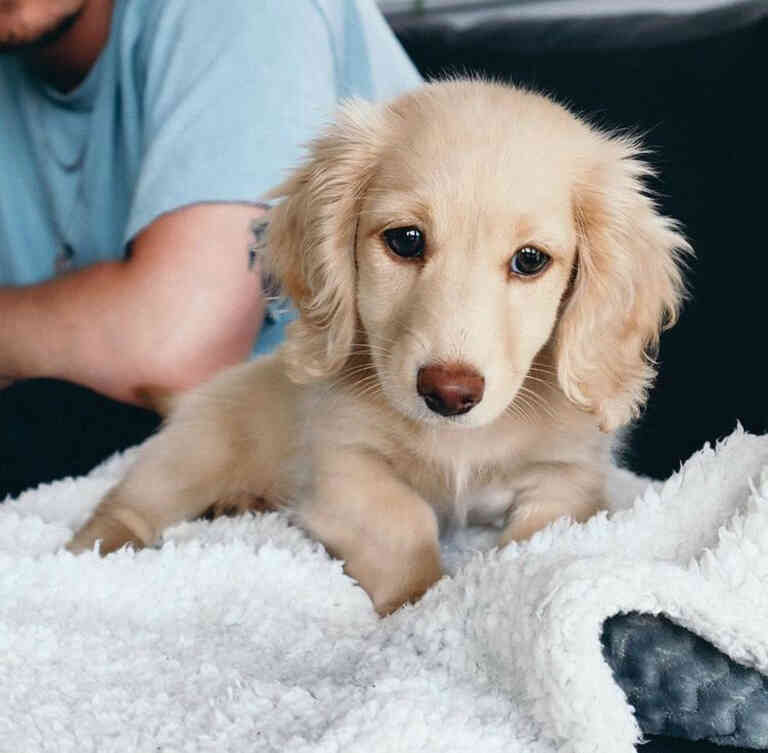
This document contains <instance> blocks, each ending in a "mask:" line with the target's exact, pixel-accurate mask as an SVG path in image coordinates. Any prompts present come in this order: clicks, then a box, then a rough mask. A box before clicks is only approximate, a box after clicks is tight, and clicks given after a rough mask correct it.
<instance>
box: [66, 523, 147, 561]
mask: <svg viewBox="0 0 768 753" xmlns="http://www.w3.org/2000/svg"><path fill="white" fill-rule="evenodd" d="M97 541H100V542H101V544H100V546H99V554H101V555H102V556H103V555H105V554H109V553H110V552H115V551H117V550H118V549H120V548H121V547H123V546H125V545H126V544H129V545H131V546H133V547H135V548H136V549H141V548H142V547H143V546H144V542H143V541H142V540H141V538H140V537H139V536H138V534H136V533H135V532H134V531H132V530H131V529H130V528H129V527H128V526H127V525H125V524H124V523H121V522H120V521H119V520H115V519H114V518H111V517H107V516H105V515H99V516H95V517H93V518H91V520H89V521H88V523H86V524H85V526H83V527H82V528H81V529H80V530H79V531H78V532H77V533H76V534H75V535H74V537H73V538H72V540H71V541H70V542H69V544H67V551H69V552H72V554H80V553H81V552H87V551H90V550H92V549H93V547H94V546H95V544H96V542H97Z"/></svg>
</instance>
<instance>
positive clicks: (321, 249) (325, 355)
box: [265, 100, 384, 383]
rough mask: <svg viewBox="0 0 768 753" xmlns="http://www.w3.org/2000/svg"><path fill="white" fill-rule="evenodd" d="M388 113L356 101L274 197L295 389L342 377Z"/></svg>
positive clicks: (271, 249)
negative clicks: (363, 220)
mask: <svg viewBox="0 0 768 753" xmlns="http://www.w3.org/2000/svg"><path fill="white" fill-rule="evenodd" d="M383 120H384V118H383V111H382V109H381V108H379V107H377V106H376V105H373V104H370V103H368V102H364V101H361V100H350V101H349V102H347V103H346V104H345V105H344V106H343V107H342V108H341V109H340V111H339V113H338V117H337V120H336V122H335V123H334V124H333V125H332V126H330V127H329V128H328V129H327V130H326V131H325V133H324V134H322V135H321V136H320V137H319V138H317V139H315V140H314V141H313V142H312V143H311V144H310V145H309V157H308V159H307V160H306V162H305V163H304V165H302V166H301V167H299V168H298V169H297V170H296V171H295V172H294V173H293V174H292V175H291V176H290V177H289V178H288V180H286V181H285V182H284V183H283V184H282V185H280V186H278V187H277V188H276V189H274V190H273V191H271V192H270V197H271V198H282V199H283V201H282V202H281V203H280V204H278V205H277V206H276V207H275V208H274V209H273V210H271V212H270V221H269V228H268V253H267V257H266V259H265V262H266V266H267V272H268V273H269V274H270V275H272V276H274V277H275V278H276V279H277V280H278V281H279V283H280V285H281V287H282V289H283V290H284V291H285V292H286V293H287V294H288V295H289V296H290V297H291V299H292V300H293V302H294V304H295V305H296V307H297V308H298V310H299V318H298V319H297V320H296V321H295V322H292V323H291V324H290V325H289V327H288V336H287V339H286V341H285V344H284V346H283V348H282V351H281V352H282V357H283V360H284V362H285V363H286V366H287V369H288V374H289V376H290V377H291V379H293V380H294V381H296V382H299V383H302V382H308V381H312V380H315V379H322V378H324V377H328V376H331V375H333V374H334V373H336V372H338V371H339V370H340V369H341V367H342V366H343V365H344V363H345V362H346V361H347V359H348V358H349V354H350V350H351V348H352V344H353V341H354V336H355V332H356V326H357V314H356V308H355V283H356V280H355V277H356V270H355V243H356V231H357V220H358V214H359V210H360V204H361V202H362V200H363V196H364V194H365V191H366V188H367V185H368V183H369V182H370V179H371V175H372V172H373V169H374V167H375V166H376V164H377V160H378V155H379V151H380V148H381V131H382V129H383V125H382V123H383Z"/></svg>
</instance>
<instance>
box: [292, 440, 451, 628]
mask: <svg viewBox="0 0 768 753" xmlns="http://www.w3.org/2000/svg"><path fill="white" fill-rule="evenodd" d="M314 482H315V487H314V494H313V495H312V496H313V498H312V501H311V502H309V503H308V504H307V505H305V506H304V507H303V508H302V509H301V510H300V518H301V523H302V525H303V526H304V527H305V528H306V529H307V530H308V531H309V532H310V533H311V534H312V535H313V536H315V537H316V538H317V539H319V540H320V541H322V542H323V544H325V546H326V547H327V548H328V550H329V551H330V552H331V553H332V554H333V555H334V556H337V557H339V558H340V559H343V560H344V561H345V569H346V571H347V573H348V574H349V575H350V576H351V577H353V578H355V579H356V580H357V582H358V583H359V584H360V585H361V586H362V587H363V588H364V589H365V591H366V592H367V593H368V595H369V596H370V597H371V600H372V601H373V604H374V607H375V608H376V611H377V612H378V613H379V614H380V615H386V614H389V613H390V612H393V611H395V610H396V609H397V608H398V607H400V606H402V605H403V604H404V603H406V602H408V601H416V600H417V599H418V598H420V597H421V595H422V594H423V593H424V592H425V591H426V590H427V589H428V588H429V587H430V586H431V585H432V584H433V583H435V581H437V580H439V578H440V577H441V576H442V567H441V564H440V549H439V545H438V525H437V519H436V518H435V513H434V511H433V510H432V508H431V507H430V506H429V505H428V504H427V503H426V502H425V501H424V500H423V499H422V498H421V497H420V496H419V495H418V494H416V492H414V490H413V489H411V488H410V487H409V486H407V485H406V484H404V483H403V482H402V481H400V480H399V479H398V478H396V477H395V476H394V475H393V474H392V471H391V469H390V468H389V466H388V465H387V464H386V463H385V462H384V461H383V460H382V459H380V458H378V457H376V456H375V455H373V454H369V453H366V452H363V451H350V450H341V451H338V452H337V453H336V454H334V453H332V452H326V453H324V454H323V456H322V457H321V458H318V462H317V464H316V467H315V479H314Z"/></svg>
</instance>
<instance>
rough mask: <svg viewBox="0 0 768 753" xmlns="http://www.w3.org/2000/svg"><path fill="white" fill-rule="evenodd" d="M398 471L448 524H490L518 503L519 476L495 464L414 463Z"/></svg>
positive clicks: (458, 462)
mask: <svg viewBox="0 0 768 753" xmlns="http://www.w3.org/2000/svg"><path fill="white" fill-rule="evenodd" d="M398 470H399V475H400V476H401V477H402V478H403V479H404V480H405V481H406V482H407V483H408V484H409V485H410V486H412V487H413V488H414V489H415V490H416V491H417V492H418V493H419V494H420V495H421V496H422V497H423V498H424V499H425V500H426V501H427V502H429V503H430V504H431V505H432V507H433V508H434V509H435V511H436V513H437V514H438V516H439V518H440V519H441V521H442V522H443V523H446V524H456V525H467V524H473V525H485V524H489V523H492V522H494V521H496V520H500V519H501V518H502V517H503V516H504V515H505V514H506V513H507V511H508V510H509V508H510V507H511V506H512V505H513V504H514V500H515V483H514V477H515V473H514V472H512V473H510V472H509V471H507V472H502V470H501V468H500V467H497V466H495V465H480V464H475V463H469V462H461V461H455V462H452V463H437V462H434V461H433V462H418V463H413V462H411V463H410V464H405V463H404V464H403V465H402V466H401V468H400V469H398Z"/></svg>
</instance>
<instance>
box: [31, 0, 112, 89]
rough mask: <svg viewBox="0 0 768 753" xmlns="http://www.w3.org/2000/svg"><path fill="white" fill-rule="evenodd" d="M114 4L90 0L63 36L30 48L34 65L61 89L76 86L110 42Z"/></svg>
mask: <svg viewBox="0 0 768 753" xmlns="http://www.w3.org/2000/svg"><path fill="white" fill-rule="evenodd" d="M113 6H114V0H87V1H86V3H85V5H84V6H83V9H82V11H81V12H80V13H79V14H78V15H77V16H76V17H75V18H74V20H73V23H72V25H71V26H70V27H69V28H68V29H66V31H64V33H63V34H62V35H61V36H60V37H57V38H56V39H55V40H53V41H51V42H50V43H47V44H44V45H42V46H40V47H36V48H34V49H32V50H30V51H29V52H28V54H27V55H26V59H27V63H28V65H29V66H30V68H31V69H32V70H33V71H34V72H35V73H36V74H37V75H38V76H40V78H42V79H43V80H44V81H45V82H46V83H48V84H50V85H51V86H53V87H54V88H55V89H58V90H59V91H62V92H68V91H71V90H72V89H74V88H75V87H76V86H77V85H78V84H80V83H81V82H82V81H83V79H84V78H85V77H86V76H87V75H88V71H90V70H91V68H92V67H93V65H94V64H95V62H96V60H97V59H98V57H99V55H100V54H101V51H102V50H103V49H104V47H105V46H106V44H107V40H108V39H109V27H110V23H111V21H112V10H113Z"/></svg>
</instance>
